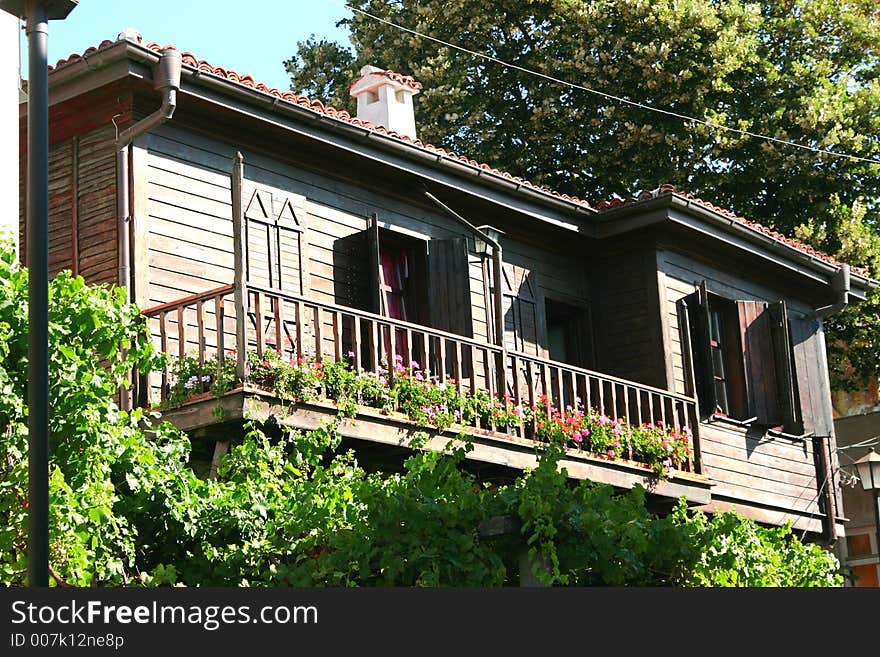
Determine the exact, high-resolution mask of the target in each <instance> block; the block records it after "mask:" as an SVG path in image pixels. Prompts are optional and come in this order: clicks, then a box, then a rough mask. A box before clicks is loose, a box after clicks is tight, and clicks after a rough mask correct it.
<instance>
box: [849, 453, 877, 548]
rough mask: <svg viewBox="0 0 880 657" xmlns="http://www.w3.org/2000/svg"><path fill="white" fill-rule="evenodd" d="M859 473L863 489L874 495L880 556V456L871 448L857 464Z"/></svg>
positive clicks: (875, 527) (875, 523)
mask: <svg viewBox="0 0 880 657" xmlns="http://www.w3.org/2000/svg"><path fill="white" fill-rule="evenodd" d="M855 465H856V468H857V469H858V471H859V479H860V480H861V482H862V488H864V489H865V490H866V491H872V492H873V493H874V529H875V530H876V535H877V552H878V556H880V502H878V498H880V454H878V453H877V452H875V451H874V448H873V447H872V448H871V451H869V452H868V453H867V454H865V455H864V456H863V457H862V458H860V459H858V460H857V461H856V462H855Z"/></svg>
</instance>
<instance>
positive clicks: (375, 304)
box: [365, 213, 382, 313]
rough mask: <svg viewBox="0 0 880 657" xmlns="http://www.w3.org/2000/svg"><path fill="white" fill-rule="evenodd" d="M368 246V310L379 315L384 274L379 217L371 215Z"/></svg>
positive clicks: (367, 239) (368, 227)
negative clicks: (382, 270) (381, 258)
mask: <svg viewBox="0 0 880 657" xmlns="http://www.w3.org/2000/svg"><path fill="white" fill-rule="evenodd" d="M365 239H366V244H367V267H368V269H367V292H368V294H369V295H370V296H369V301H370V306H369V308H368V310H369V311H370V312H374V313H378V312H379V311H380V310H381V307H380V298H381V294H380V289H379V286H380V285H381V282H382V272H381V270H380V267H381V266H382V265H381V263H380V260H379V215H377V214H375V213H374V214H371V215H370V218H369V219H368V220H367V231H366V237H365Z"/></svg>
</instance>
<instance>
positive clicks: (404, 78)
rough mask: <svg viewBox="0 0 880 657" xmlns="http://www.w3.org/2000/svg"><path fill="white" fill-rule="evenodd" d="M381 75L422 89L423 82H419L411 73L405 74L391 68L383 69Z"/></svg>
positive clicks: (419, 89)
mask: <svg viewBox="0 0 880 657" xmlns="http://www.w3.org/2000/svg"><path fill="white" fill-rule="evenodd" d="M381 75H383V76H384V77H386V78H388V79H389V80H393V81H394V82H397V83H399V84H402V85H404V86H406V87H409V88H410V89H415V90H416V91H421V90H422V83H421V82H417V81H416V79H415V78H414V77H413V76H411V75H404V74H403V73H398V72H396V71H392V70H391V69H388V70H387V71H383V72H382V73H381Z"/></svg>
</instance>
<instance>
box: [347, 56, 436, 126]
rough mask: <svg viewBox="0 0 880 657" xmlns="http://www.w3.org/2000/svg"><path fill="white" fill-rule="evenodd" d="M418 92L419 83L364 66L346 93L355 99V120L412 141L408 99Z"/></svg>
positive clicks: (373, 67)
mask: <svg viewBox="0 0 880 657" xmlns="http://www.w3.org/2000/svg"><path fill="white" fill-rule="evenodd" d="M421 88H422V85H421V83H420V82H416V81H415V80H414V79H413V78H412V77H411V76H409V75H402V74H400V73H395V72H394V71H386V70H385V69H381V68H377V67H375V66H364V67H363V68H362V69H361V77H360V78H358V79H357V80H355V81H354V82H353V83H352V84H351V86H349V88H348V93H350V94H351V95H352V96H354V97H355V98H357V118H359V119H363V120H364V121H369V122H370V123H375V124H376V125H381V126H384V127H386V128H387V129H388V130H393V131H394V132H397V133H399V134H401V135H405V136H407V137H410V138H412V139H415V138H416V120H415V115H414V113H413V101H412V97H413V96H415V95H416V94H417V93H419V91H420V90H421Z"/></svg>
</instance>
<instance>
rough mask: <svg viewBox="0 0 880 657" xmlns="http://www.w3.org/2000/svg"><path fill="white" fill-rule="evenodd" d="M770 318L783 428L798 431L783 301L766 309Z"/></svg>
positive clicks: (787, 329) (786, 311)
mask: <svg viewBox="0 0 880 657" xmlns="http://www.w3.org/2000/svg"><path fill="white" fill-rule="evenodd" d="M767 312H768V313H769V316H770V336H771V340H772V342H773V356H774V363H775V365H776V387H777V390H776V395H777V396H776V398H777V401H778V404H779V413H780V415H781V416H782V423H783V428H784V429H785V430H786V431H789V432H797V431H798V428H799V427H798V421H797V401H796V400H797V391H796V387H795V377H794V364H793V362H792V356H791V335H790V334H789V328H788V310H787V308H786V305H785V301H778V302H776V303H771V304H770V305H769V306H768V307H767Z"/></svg>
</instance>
